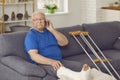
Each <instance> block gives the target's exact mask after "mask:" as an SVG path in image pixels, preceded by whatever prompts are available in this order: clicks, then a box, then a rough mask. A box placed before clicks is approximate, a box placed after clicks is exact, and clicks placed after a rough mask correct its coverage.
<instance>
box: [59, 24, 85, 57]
mask: <svg viewBox="0 0 120 80" xmlns="http://www.w3.org/2000/svg"><path fill="white" fill-rule="evenodd" d="M76 30H83V28H82V27H81V26H80V25H76V26H71V27H64V28H59V29H58V31H60V32H61V33H63V34H64V35H65V36H66V37H67V38H68V40H69V43H68V45H67V46H64V47H61V51H62V56H63V58H65V57H68V56H73V55H77V54H81V53H84V51H83V49H82V48H81V47H80V46H79V45H78V43H77V42H76V41H75V39H74V38H73V37H72V36H70V35H69V32H70V31H76ZM78 39H79V40H80V41H81V38H80V37H79V36H78ZM83 46H84V44H83Z"/></svg>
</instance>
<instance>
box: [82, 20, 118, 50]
mask: <svg viewBox="0 0 120 80" xmlns="http://www.w3.org/2000/svg"><path fill="white" fill-rule="evenodd" d="M83 27H84V30H85V31H88V32H89V34H90V36H91V37H92V38H93V40H94V41H95V43H96V44H97V45H98V47H99V48H100V49H103V50H106V49H112V48H113V44H114V41H115V40H116V38H117V37H118V36H120V22H116V21H115V22H101V23H94V24H83Z"/></svg>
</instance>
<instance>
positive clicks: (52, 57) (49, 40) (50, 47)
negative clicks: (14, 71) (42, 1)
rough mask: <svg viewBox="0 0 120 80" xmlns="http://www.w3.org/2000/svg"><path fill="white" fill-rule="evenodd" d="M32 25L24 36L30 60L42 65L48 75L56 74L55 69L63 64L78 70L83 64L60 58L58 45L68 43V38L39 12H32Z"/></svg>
mask: <svg viewBox="0 0 120 80" xmlns="http://www.w3.org/2000/svg"><path fill="white" fill-rule="evenodd" d="M32 22H33V27H32V29H30V30H29V32H28V33H27V35H26V38H25V42H24V45H25V50H26V52H27V53H28V57H29V59H30V62H31V63H33V64H37V65H40V66H42V67H43V68H44V69H45V70H46V71H47V72H48V74H49V75H52V76H55V77H57V76H56V72H57V70H58V69H59V68H60V67H61V66H65V67H67V68H69V69H72V70H74V71H80V68H81V66H82V65H83V64H81V63H79V62H75V61H67V60H63V59H62V55H61V51H60V48H59V46H65V45H67V44H68V39H67V38H66V37H65V36H64V35H63V34H62V33H60V32H59V31H57V30H56V29H55V28H54V27H53V25H52V23H51V22H50V21H49V20H47V19H46V17H45V15H44V14H43V13H41V12H35V13H33V14H32Z"/></svg>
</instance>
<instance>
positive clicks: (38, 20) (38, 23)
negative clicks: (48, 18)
mask: <svg viewBox="0 0 120 80" xmlns="http://www.w3.org/2000/svg"><path fill="white" fill-rule="evenodd" d="M32 20H33V26H34V28H36V29H38V30H43V29H44V26H45V16H44V15H42V14H40V13H38V14H35V15H34V16H33V18H32Z"/></svg>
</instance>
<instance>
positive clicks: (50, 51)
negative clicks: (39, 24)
mask: <svg viewBox="0 0 120 80" xmlns="http://www.w3.org/2000/svg"><path fill="white" fill-rule="evenodd" d="M24 45H25V51H26V52H28V51H29V50H33V49H36V50H38V53H39V54H40V55H42V56H44V57H47V58H51V59H54V60H62V55H61V51H60V48H59V46H58V43H57V40H56V38H55V37H54V36H53V34H52V33H50V32H49V31H48V30H47V29H44V31H43V32H39V31H37V30H35V29H31V30H30V31H29V32H28V33H27V35H26V37H25V42H24ZM28 57H29V58H30V56H29V55H28ZM30 62H32V63H35V62H34V61H32V60H31V58H30Z"/></svg>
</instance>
